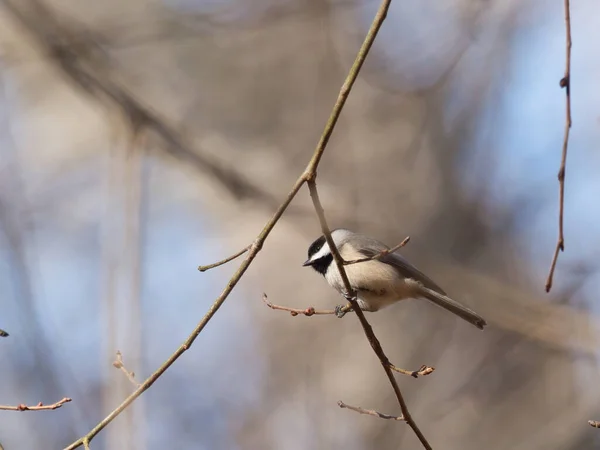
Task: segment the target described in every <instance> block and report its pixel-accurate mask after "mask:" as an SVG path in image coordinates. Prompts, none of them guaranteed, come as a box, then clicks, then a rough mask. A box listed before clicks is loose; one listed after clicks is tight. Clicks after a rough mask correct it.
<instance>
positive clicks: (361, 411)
mask: <svg viewBox="0 0 600 450" xmlns="http://www.w3.org/2000/svg"><path fill="white" fill-rule="evenodd" d="M338 406H339V407H340V408H345V409H350V410H352V411H356V412H357V413H359V414H368V415H369V416H375V417H379V418H380V419H386V420H397V421H402V422H406V419H405V418H404V417H402V416H390V415H389V414H384V413H380V412H379V411H375V410H374V409H364V408H361V407H360V406H351V405H347V404H345V403H344V402H343V401H341V400H340V401H339V402H338Z"/></svg>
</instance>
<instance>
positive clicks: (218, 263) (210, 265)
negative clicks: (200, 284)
mask: <svg viewBox="0 0 600 450" xmlns="http://www.w3.org/2000/svg"><path fill="white" fill-rule="evenodd" d="M250 247H251V246H250V245H249V246H248V247H245V248H243V249H241V250H240V251H239V252H237V253H235V254H233V255H231V256H230V257H229V258H225V259H223V260H221V261H218V262H216V263H213V264H209V265H207V266H198V270H199V271H200V272H206V271H207V270H210V269H214V268H215V267H219V266H222V265H223V264H227V263H228V262H230V261H233V260H234V259H236V258H239V257H240V256H242V255H243V254H244V253H246V252H247V251H248V250H250Z"/></svg>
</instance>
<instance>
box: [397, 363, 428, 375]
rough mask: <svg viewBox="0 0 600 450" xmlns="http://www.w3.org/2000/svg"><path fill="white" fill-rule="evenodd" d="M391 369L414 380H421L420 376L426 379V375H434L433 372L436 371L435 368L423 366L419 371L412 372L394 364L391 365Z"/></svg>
mask: <svg viewBox="0 0 600 450" xmlns="http://www.w3.org/2000/svg"><path fill="white" fill-rule="evenodd" d="M390 369H392V370H393V371H395V372H398V373H401V374H403V375H410V376H411V377H413V378H419V375H420V376H422V377H424V376H426V375H429V374H431V373H433V371H434V370H435V367H429V366H424V365H423V366H421V367H420V368H419V370H415V371H410V370H406V369H401V368H400V367H396V366H394V365H393V364H390Z"/></svg>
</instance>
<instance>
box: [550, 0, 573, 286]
mask: <svg viewBox="0 0 600 450" xmlns="http://www.w3.org/2000/svg"><path fill="white" fill-rule="evenodd" d="M564 1H565V28H566V53H567V57H566V63H565V75H564V76H563V77H562V78H561V80H560V83H559V84H560V87H561V88H565V94H566V96H565V100H566V117H565V133H564V138H563V146H562V158H561V161H560V169H559V170H558V186H559V191H558V203H559V205H558V208H559V212H558V240H557V241H556V247H555V248H554V256H553V257H552V263H551V264H550V272H549V273H548V278H547V279H546V292H550V289H552V281H553V278H554V270H555V269H556V262H557V261H558V253H559V252H564V251H565V236H564V231H563V217H564V209H565V172H566V166H567V148H568V145H569V132H570V130H571V125H572V121H571V12H570V10H571V6H570V0H564Z"/></svg>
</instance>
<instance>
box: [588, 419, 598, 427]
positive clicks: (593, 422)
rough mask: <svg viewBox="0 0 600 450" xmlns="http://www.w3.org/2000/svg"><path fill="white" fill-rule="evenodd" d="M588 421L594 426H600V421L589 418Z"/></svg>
mask: <svg viewBox="0 0 600 450" xmlns="http://www.w3.org/2000/svg"><path fill="white" fill-rule="evenodd" d="M588 423H589V424H590V425H591V426H593V427H594V428H600V422H598V421H597V420H588Z"/></svg>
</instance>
